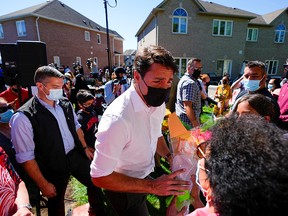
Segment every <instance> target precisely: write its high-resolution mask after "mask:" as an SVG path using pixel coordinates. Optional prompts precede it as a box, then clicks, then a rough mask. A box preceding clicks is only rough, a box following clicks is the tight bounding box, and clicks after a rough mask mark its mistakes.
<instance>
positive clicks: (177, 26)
mask: <svg viewBox="0 0 288 216" xmlns="http://www.w3.org/2000/svg"><path fill="white" fill-rule="evenodd" d="M187 22H188V14H187V12H186V10H184V9H183V8H178V9H176V10H175V11H174V12H173V18H172V31H173V33H179V34H187Z"/></svg>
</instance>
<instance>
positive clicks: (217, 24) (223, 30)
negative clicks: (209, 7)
mask: <svg viewBox="0 0 288 216" xmlns="http://www.w3.org/2000/svg"><path fill="white" fill-rule="evenodd" d="M232 28H233V22H232V21H228V20H216V19H214V20H213V33H212V34H213V35H214V36H232Z"/></svg>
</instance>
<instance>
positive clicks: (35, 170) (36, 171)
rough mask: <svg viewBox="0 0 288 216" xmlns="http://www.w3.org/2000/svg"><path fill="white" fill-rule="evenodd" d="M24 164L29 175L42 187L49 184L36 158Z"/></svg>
mask: <svg viewBox="0 0 288 216" xmlns="http://www.w3.org/2000/svg"><path fill="white" fill-rule="evenodd" d="M22 166H23V168H24V170H25V171H26V173H27V174H28V175H29V177H30V178H31V179H32V180H33V181H34V182H35V183H36V184H37V186H38V187H39V188H40V189H41V188H43V187H45V186H46V185H47V184H48V181H47V180H46V179H45V178H44V176H43V175H42V172H41V171H40V168H39V166H38V163H37V162H36V160H29V161H26V162H24V163H23V164H22Z"/></svg>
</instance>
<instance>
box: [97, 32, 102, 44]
mask: <svg viewBox="0 0 288 216" xmlns="http://www.w3.org/2000/svg"><path fill="white" fill-rule="evenodd" d="M97 43H98V44H101V35H100V34H97Z"/></svg>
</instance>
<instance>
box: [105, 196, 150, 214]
mask: <svg viewBox="0 0 288 216" xmlns="http://www.w3.org/2000/svg"><path fill="white" fill-rule="evenodd" d="M105 196H106V198H107V199H108V200H109V202H110V204H111V205H112V206H113V208H114V210H115V211H116V212H117V215H118V216H127V215H137V216H149V212H148V208H147V205H146V194H143V193H120V192H115V191H109V190H105Z"/></svg>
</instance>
